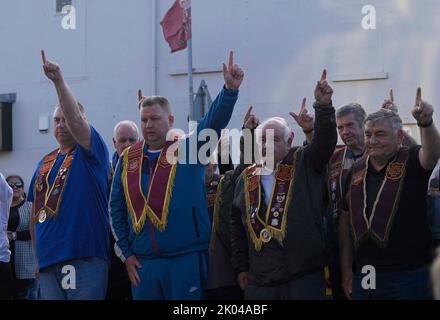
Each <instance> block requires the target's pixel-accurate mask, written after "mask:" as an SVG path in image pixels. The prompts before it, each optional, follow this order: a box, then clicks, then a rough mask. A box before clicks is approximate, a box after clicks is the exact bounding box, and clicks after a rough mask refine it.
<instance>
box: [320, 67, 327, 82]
mask: <svg viewBox="0 0 440 320" xmlns="http://www.w3.org/2000/svg"><path fill="white" fill-rule="evenodd" d="M325 80H327V69H324V70H323V71H322V75H321V81H325Z"/></svg>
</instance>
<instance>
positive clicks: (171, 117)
mask: <svg viewBox="0 0 440 320" xmlns="http://www.w3.org/2000/svg"><path fill="white" fill-rule="evenodd" d="M168 121H169V123H170V128H171V127H172V126H173V125H174V116H173V115H172V114H170V115H169V116H168Z"/></svg>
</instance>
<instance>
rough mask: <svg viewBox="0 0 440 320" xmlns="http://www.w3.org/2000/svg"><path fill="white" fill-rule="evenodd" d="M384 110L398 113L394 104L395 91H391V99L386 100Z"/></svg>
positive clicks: (383, 105)
mask: <svg viewBox="0 0 440 320" xmlns="http://www.w3.org/2000/svg"><path fill="white" fill-rule="evenodd" d="M382 108H383V109H387V110H391V111H394V112H398V109H397V106H396V105H395V104H394V92H393V89H391V90H390V97H389V99H385V100H384V101H383V104H382Z"/></svg>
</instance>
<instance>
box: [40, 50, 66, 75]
mask: <svg viewBox="0 0 440 320" xmlns="http://www.w3.org/2000/svg"><path fill="white" fill-rule="evenodd" d="M41 58H42V60H43V70H44V74H45V75H46V77H47V78H49V79H50V80H52V81H53V82H54V83H56V82H59V81H62V80H63V74H62V73H61V68H60V66H59V65H58V64H57V63H55V62H51V61H49V60H47V59H46V53H45V52H44V50H41Z"/></svg>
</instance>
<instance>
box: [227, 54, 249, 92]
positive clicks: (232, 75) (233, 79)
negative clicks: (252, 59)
mask: <svg viewBox="0 0 440 320" xmlns="http://www.w3.org/2000/svg"><path fill="white" fill-rule="evenodd" d="M223 77H224V79H225V87H226V89H231V90H238V89H239V88H240V85H241V83H242V82H243V78H244V72H243V70H242V69H241V68H240V67H239V66H238V65H237V64H234V52H233V51H230V52H229V62H228V65H227V66H226V65H225V64H224V63H223Z"/></svg>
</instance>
